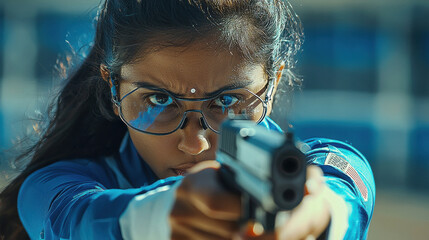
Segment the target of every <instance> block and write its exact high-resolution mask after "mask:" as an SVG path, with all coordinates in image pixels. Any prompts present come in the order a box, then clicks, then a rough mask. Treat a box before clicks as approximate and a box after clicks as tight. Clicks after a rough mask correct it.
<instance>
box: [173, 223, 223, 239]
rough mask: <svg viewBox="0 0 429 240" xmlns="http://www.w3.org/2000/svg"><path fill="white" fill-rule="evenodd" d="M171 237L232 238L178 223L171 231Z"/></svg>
mask: <svg viewBox="0 0 429 240" xmlns="http://www.w3.org/2000/svg"><path fill="white" fill-rule="evenodd" d="M171 239H173V240H184V239H186V240H201V239H207V240H219V239H220V240H223V239H225V240H226V239H231V238H230V237H228V238H225V237H222V236H219V235H214V234H211V233H209V232H206V231H202V230H200V229H198V228H194V227H192V226H189V225H184V224H182V225H178V226H176V227H175V228H174V229H173V231H172V233H171Z"/></svg>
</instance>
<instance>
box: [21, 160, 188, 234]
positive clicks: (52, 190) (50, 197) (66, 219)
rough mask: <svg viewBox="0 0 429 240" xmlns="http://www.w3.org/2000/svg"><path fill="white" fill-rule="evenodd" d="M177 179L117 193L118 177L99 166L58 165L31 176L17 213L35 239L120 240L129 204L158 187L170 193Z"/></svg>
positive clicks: (85, 161) (22, 188) (25, 183)
mask: <svg viewBox="0 0 429 240" xmlns="http://www.w3.org/2000/svg"><path fill="white" fill-rule="evenodd" d="M179 179H180V178H176V177H172V178H168V179H165V180H159V181H157V182H155V183H154V184H152V185H150V186H144V187H140V188H132V189H115V188H114V185H115V182H114V181H115V180H114V178H112V177H111V176H109V173H108V172H107V171H106V170H105V169H103V167H102V166H101V165H98V164H96V163H94V162H91V161H89V160H82V161H62V162H57V163H54V164H52V165H49V166H47V167H45V168H42V169H40V170H38V171H36V172H34V173H33V174H31V175H30V176H29V177H27V179H26V180H25V182H24V183H23V185H22V186H21V188H20V191H19V195H18V213H19V215H20V218H21V221H22V223H23V225H24V227H25V229H26V231H27V233H28V234H29V236H30V238H31V239H122V233H121V231H122V229H121V226H120V223H119V220H120V218H121V215H122V214H123V212H124V211H125V209H126V208H127V207H128V205H129V203H130V201H132V200H133V199H134V198H136V197H138V196H142V195H143V198H144V196H145V194H146V195H150V194H148V193H150V192H153V191H156V189H158V188H160V187H162V189H163V192H166V191H167V192H168V190H169V188H170V186H171V185H172V184H173V183H175V182H180V181H179ZM171 191H174V189H173V188H172V189H171ZM170 196H172V197H174V194H173V195H172V194H170ZM146 202H148V201H146ZM149 203H150V201H149ZM146 204H148V203H146ZM143 207H144V206H143ZM141 217H142V218H144V217H145V216H144V215H143V216H141ZM143 228H144V226H143Z"/></svg>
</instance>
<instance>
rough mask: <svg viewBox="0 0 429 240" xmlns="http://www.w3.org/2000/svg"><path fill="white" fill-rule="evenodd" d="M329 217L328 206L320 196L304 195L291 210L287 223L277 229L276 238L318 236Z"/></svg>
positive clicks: (326, 224)
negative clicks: (299, 202)
mask: <svg viewBox="0 0 429 240" xmlns="http://www.w3.org/2000/svg"><path fill="white" fill-rule="evenodd" d="M319 195H321V194H319ZM329 219H330V212H329V207H328V205H327V203H326V202H325V200H324V198H323V197H322V196H317V195H316V196H313V195H308V196H305V197H304V199H303V201H302V202H301V204H300V205H299V206H298V207H297V208H296V209H295V210H293V212H292V215H291V217H290V219H289V221H288V222H287V224H286V225H284V226H282V227H280V229H279V230H278V239H279V240H285V239H288V240H291V239H306V238H307V237H309V236H310V238H311V236H319V235H320V234H321V233H322V232H323V231H324V230H325V229H326V227H327V226H328V224H329Z"/></svg>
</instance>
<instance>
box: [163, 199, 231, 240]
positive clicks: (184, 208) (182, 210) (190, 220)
mask: <svg viewBox="0 0 429 240" xmlns="http://www.w3.org/2000/svg"><path fill="white" fill-rule="evenodd" d="M170 224H171V226H172V228H173V229H174V228H175V226H181V225H185V226H189V227H192V228H195V229H200V230H201V231H204V232H207V233H210V234H213V235H216V236H221V237H225V238H232V236H233V235H234V234H235V233H237V232H238V231H239V225H238V223H237V221H224V220H217V219H212V218H210V217H207V216H206V215H205V214H203V213H201V212H200V211H199V210H198V209H197V208H195V207H194V206H192V205H191V204H190V203H189V202H186V201H180V200H179V201H176V203H175V205H174V207H173V210H172V212H171V214H170Z"/></svg>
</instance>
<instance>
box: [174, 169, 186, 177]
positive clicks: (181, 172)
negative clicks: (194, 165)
mask: <svg viewBox="0 0 429 240" xmlns="http://www.w3.org/2000/svg"><path fill="white" fill-rule="evenodd" d="M173 172H174V173H175V174H176V175H181V176H183V175H185V173H186V170H185V169H174V168H173Z"/></svg>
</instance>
